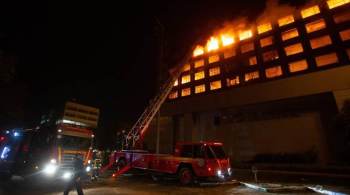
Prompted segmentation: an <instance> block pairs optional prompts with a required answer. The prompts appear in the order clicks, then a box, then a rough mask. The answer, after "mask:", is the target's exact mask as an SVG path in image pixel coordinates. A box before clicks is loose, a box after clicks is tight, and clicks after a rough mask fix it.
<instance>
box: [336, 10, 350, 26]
mask: <svg viewBox="0 0 350 195" xmlns="http://www.w3.org/2000/svg"><path fill="white" fill-rule="evenodd" d="M333 19H334V22H335V23H337V24H339V23H342V22H346V21H349V20H350V12H349V11H347V12H343V13H339V14H335V15H334V16H333Z"/></svg>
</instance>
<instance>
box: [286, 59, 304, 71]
mask: <svg viewBox="0 0 350 195" xmlns="http://www.w3.org/2000/svg"><path fill="white" fill-rule="evenodd" d="M307 66H308V65H307V61H306V60H300V61H294V62H291V63H289V72H299V71H303V70H306V69H307Z"/></svg>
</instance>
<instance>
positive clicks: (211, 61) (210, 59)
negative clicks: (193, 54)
mask: <svg viewBox="0 0 350 195" xmlns="http://www.w3.org/2000/svg"><path fill="white" fill-rule="evenodd" d="M219 60H220V56H219V55H213V56H209V59H208V61H209V64H210V63H214V62H217V61H219Z"/></svg>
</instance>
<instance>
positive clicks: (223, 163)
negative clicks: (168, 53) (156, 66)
mask: <svg viewBox="0 0 350 195" xmlns="http://www.w3.org/2000/svg"><path fill="white" fill-rule="evenodd" d="M193 49H194V47H193V48H192V49H191V50H189V52H188V53H187V54H186V55H185V57H184V58H183V59H182V60H181V61H180V62H179V64H178V65H177V66H175V68H174V69H173V70H172V71H171V72H170V77H169V78H168V80H167V81H166V82H165V83H164V85H163V86H162V87H161V89H160V92H159V93H158V94H157V95H156V96H155V97H154V98H153V100H152V101H151V102H150V105H149V106H148V107H147V108H146V109H145V111H144V112H143V113H142V115H141V116H140V118H139V119H138V120H137V122H136V123H135V124H134V125H133V127H132V128H131V130H130V131H129V133H128V135H127V137H126V140H125V143H126V150H121V151H116V152H115V153H113V154H112V155H111V156H110V161H109V164H108V165H107V166H105V167H104V168H102V169H101V172H103V171H105V170H106V169H108V168H109V167H111V166H117V167H118V168H117V172H116V173H114V174H113V176H114V177H115V176H118V175H120V174H122V173H124V172H125V171H127V170H129V169H130V168H137V169H142V170H145V171H149V172H151V173H152V175H153V176H160V175H173V176H176V177H177V178H178V179H179V181H180V183H181V184H183V185H187V184H190V183H193V182H194V181H198V180H201V179H209V180H215V181H223V180H226V179H228V178H230V177H231V174H232V170H231V166H230V161H229V158H228V157H227V156H226V155H225V152H224V150H223V144H222V143H219V142H211V141H205V142H178V143H176V146H175V151H174V152H173V154H154V153H149V152H148V151H145V150H142V149H140V148H141V147H140V146H141V145H142V141H143V137H144V135H145V133H146V131H147V129H148V126H149V125H150V123H151V121H152V119H153V118H154V117H155V115H156V113H157V112H158V111H159V109H160V107H161V105H162V104H163V103H164V102H165V100H166V99H167V97H168V95H169V93H170V92H171V90H172V88H173V86H174V83H175V81H176V80H177V79H178V77H179V76H180V75H181V73H182V72H183V69H184V64H185V63H187V62H188V61H189V60H190V59H191V58H192V51H193Z"/></svg>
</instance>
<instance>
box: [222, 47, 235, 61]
mask: <svg viewBox="0 0 350 195" xmlns="http://www.w3.org/2000/svg"><path fill="white" fill-rule="evenodd" d="M235 55H236V50H235V49H229V50H226V51H224V58H225V59H226V58H230V57H233V56H235Z"/></svg>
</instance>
